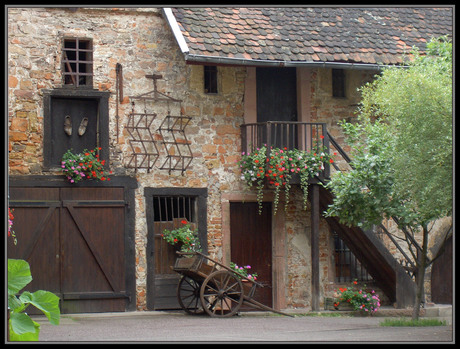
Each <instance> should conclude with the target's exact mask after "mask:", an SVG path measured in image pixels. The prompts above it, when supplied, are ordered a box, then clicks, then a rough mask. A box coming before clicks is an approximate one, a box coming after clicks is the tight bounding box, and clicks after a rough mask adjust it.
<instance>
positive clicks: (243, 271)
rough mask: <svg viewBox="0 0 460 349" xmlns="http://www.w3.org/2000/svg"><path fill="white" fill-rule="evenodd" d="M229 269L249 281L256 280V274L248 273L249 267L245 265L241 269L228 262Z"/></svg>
mask: <svg viewBox="0 0 460 349" xmlns="http://www.w3.org/2000/svg"><path fill="white" fill-rule="evenodd" d="M230 269H232V270H233V271H235V272H236V273H237V274H240V275H242V276H243V277H246V278H248V279H250V280H254V281H255V280H257V277H258V275H257V273H250V269H251V266H250V265H246V266H243V267H240V266H238V265H237V264H236V263H233V262H230Z"/></svg>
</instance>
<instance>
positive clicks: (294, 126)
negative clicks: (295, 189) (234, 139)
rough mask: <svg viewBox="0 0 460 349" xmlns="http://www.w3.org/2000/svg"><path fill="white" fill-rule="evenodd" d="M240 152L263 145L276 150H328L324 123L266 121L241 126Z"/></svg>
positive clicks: (327, 138)
mask: <svg viewBox="0 0 460 349" xmlns="http://www.w3.org/2000/svg"><path fill="white" fill-rule="evenodd" d="M241 137H242V142H241V146H242V151H244V152H248V151H252V150H254V149H256V148H260V147H262V146H263V145H267V146H274V147H277V148H284V147H286V148H288V149H301V150H307V151H312V150H319V149H321V148H323V147H324V148H325V149H329V135H328V132H327V129H326V124H325V123H311V122H300V121H267V122H257V123H251V124H243V125H241Z"/></svg>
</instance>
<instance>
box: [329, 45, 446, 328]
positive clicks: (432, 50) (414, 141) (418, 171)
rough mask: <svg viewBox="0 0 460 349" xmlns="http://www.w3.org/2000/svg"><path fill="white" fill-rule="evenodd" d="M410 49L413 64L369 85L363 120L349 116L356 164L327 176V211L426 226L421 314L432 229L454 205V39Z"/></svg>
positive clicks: (411, 229) (409, 227) (358, 219)
mask: <svg viewBox="0 0 460 349" xmlns="http://www.w3.org/2000/svg"><path fill="white" fill-rule="evenodd" d="M411 53H412V57H411V59H410V60H408V57H405V62H406V65H407V67H406V68H401V67H390V68H385V69H383V71H382V73H381V74H380V75H379V76H377V77H376V79H375V80H374V81H372V82H370V83H368V84H366V85H364V86H363V87H362V89H361V92H362V96H363V98H362V101H361V105H360V109H359V115H358V123H356V124H352V123H348V122H343V123H342V127H343V130H344V133H345V134H346V136H347V140H348V142H349V143H350V145H351V146H352V148H353V153H352V157H353V160H352V163H351V165H352V166H353V169H352V170H350V171H349V172H341V173H337V174H335V175H333V177H332V179H331V181H330V182H329V183H328V184H327V187H328V188H329V189H330V190H331V191H332V192H333V194H334V195H335V198H334V202H333V204H332V205H331V206H330V207H329V208H328V210H327V211H326V215H329V216H337V217H338V218H339V220H340V221H341V222H342V223H345V224H348V225H357V226H361V225H364V226H371V225H373V224H380V223H381V221H382V220H383V219H384V218H390V217H395V218H396V221H397V223H398V227H399V228H401V229H403V230H405V231H406V232H407V234H411V235H412V236H414V235H415V234H416V233H420V232H421V235H422V246H421V251H418V253H417V251H416V250H415V249H414V245H413V242H410V243H409V250H410V252H411V253H412V257H413V259H414V261H415V266H416V269H417V271H416V282H417V291H416V299H415V300H414V312H413V315H412V317H413V318H414V319H418V317H419V311H420V304H421V301H422V295H423V283H424V278H425V270H426V267H427V266H428V265H429V262H430V261H428V258H427V257H428V234H429V232H430V229H431V227H432V226H433V223H434V222H435V221H436V220H437V219H439V218H442V217H445V216H449V215H452V208H453V199H452V197H453V195H452V190H453V184H452V183H453V153H452V104H453V103H452V43H451V42H450V41H449V40H447V38H446V37H441V38H438V39H432V40H431V41H430V42H429V43H428V44H427V54H426V55H422V54H420V52H419V50H418V49H417V48H414V49H413V50H412V52H411ZM408 241H413V240H410V239H409V240H408ZM433 260H434V259H433ZM431 262H432V260H431Z"/></svg>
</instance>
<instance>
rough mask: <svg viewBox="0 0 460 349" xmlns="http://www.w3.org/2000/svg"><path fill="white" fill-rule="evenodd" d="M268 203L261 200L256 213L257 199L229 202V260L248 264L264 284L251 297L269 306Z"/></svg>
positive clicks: (270, 266) (270, 279) (270, 277)
mask: <svg viewBox="0 0 460 349" xmlns="http://www.w3.org/2000/svg"><path fill="white" fill-rule="evenodd" d="M271 218H272V217H271V203H269V202H264V203H263V209H262V213H261V214H260V215H259V206H258V203H257V202H244V203H243V202H231V203H230V236H231V238H230V240H231V261H232V262H234V263H236V264H238V265H241V266H244V265H250V266H251V268H252V270H254V271H255V272H257V274H258V279H257V281H259V282H261V283H262V284H264V285H267V287H263V288H258V289H257V291H256V294H255V297H254V299H255V300H256V301H258V302H260V303H262V304H264V305H266V306H269V307H271V306H272V291H271V290H272V289H271V286H272V230H271V226H272V220H271Z"/></svg>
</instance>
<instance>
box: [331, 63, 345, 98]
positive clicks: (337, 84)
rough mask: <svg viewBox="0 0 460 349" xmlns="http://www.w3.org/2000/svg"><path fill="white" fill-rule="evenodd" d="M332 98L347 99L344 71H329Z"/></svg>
mask: <svg viewBox="0 0 460 349" xmlns="http://www.w3.org/2000/svg"><path fill="white" fill-rule="evenodd" d="M331 77H332V78H331V80H332V97H334V98H347V95H346V88H345V87H346V74H345V70H344V69H331Z"/></svg>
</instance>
